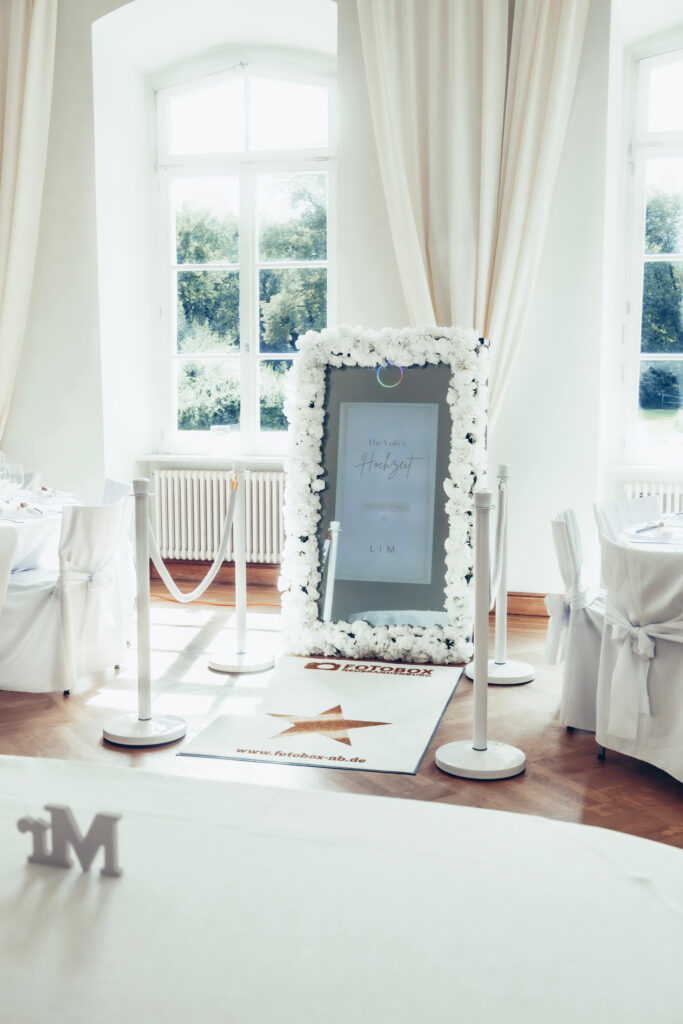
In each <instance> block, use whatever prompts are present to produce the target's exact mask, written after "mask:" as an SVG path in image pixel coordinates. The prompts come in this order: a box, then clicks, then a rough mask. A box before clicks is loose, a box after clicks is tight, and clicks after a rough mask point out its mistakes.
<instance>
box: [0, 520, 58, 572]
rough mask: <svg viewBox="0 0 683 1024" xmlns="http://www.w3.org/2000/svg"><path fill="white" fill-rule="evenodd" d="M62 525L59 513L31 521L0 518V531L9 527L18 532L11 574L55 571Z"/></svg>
mask: <svg viewBox="0 0 683 1024" xmlns="http://www.w3.org/2000/svg"><path fill="white" fill-rule="evenodd" d="M61 525H62V517H61V514H60V513H59V512H58V511H55V510H51V511H49V512H46V513H45V514H44V515H42V516H35V517H33V518H29V517H25V518H13V517H12V516H11V515H9V514H6V515H0V530H1V529H3V528H7V527H11V528H12V529H13V530H16V532H17V538H18V545H17V550H16V554H15V556H14V561H13V563H12V572H17V571H18V570H20V569H57V568H58V567H59V555H58V547H59V531H60V529H61Z"/></svg>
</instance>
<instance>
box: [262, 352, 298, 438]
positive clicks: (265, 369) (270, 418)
mask: <svg viewBox="0 0 683 1024" xmlns="http://www.w3.org/2000/svg"><path fill="white" fill-rule="evenodd" d="M291 365H292V362H291V360H290V359H264V360H263V361H262V362H261V365H260V367H259V370H260V382H259V393H260V396H261V406H260V408H261V430H286V429H287V417H286V416H285V412H284V402H285V378H286V376H287V372H288V370H289V368H290V367H291Z"/></svg>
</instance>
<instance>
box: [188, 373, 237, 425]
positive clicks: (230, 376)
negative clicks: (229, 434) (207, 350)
mask: <svg viewBox="0 0 683 1024" xmlns="http://www.w3.org/2000/svg"><path fill="white" fill-rule="evenodd" d="M239 422H240V372H239V362H238V360H236V359H230V360H222V359H210V360H209V359H207V360H205V361H199V360H197V361H188V362H185V361H184V360H183V361H182V362H180V363H179V365H178V430H211V429H212V428H220V427H223V428H233V429H235V430H237V429H238V428H239Z"/></svg>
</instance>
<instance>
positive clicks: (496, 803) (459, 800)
mask: <svg viewBox="0 0 683 1024" xmlns="http://www.w3.org/2000/svg"><path fill="white" fill-rule="evenodd" d="M155 587H156V589H157V592H158V593H159V594H161V593H162V590H161V589H159V588H160V585H158V584H157V585H155V586H153V590H154V589H155ZM205 596H206V599H207V600H208V601H210V602H214V603H215V604H214V606H213V607H212V606H210V605H203V606H202V607H199V606H198V605H194V604H193V605H191V606H184V607H182V608H181V607H180V606H178V605H175V604H171V603H169V602H163V601H162V600H161V599H157V600H153V606H154V613H155V616H156V618H157V619H158V620H159V625H158V629H157V633H156V634H155V641H154V643H153V648H154V649H155V651H156V655H155V657H157V659H158V661H157V666H156V669H155V663H154V662H153V674H154V678H155V680H156V681H157V683H156V686H157V689H158V693H159V696H158V697H157V698H156V699H157V702H158V703H155V709H156V710H157V711H158V712H159V713H170V714H174V713H175V714H180V715H182V716H183V717H184V718H186V719H187V721H188V734H190V735H193V734H194V733H196V732H198V731H199V730H200V729H201V728H203V727H204V726H205V725H206V724H207V723H208V722H209V721H211V720H212V719H213V718H214V717H215V716H216V715H217V714H219V713H220V710H221V705H222V703H223V701H224V700H225V699H226V698H227V696H228V695H229V693H230V691H231V689H232V687H233V681H231V679H230V677H228V676H222V675H220V674H216V673H209V672H208V670H207V669H205V668H202V667H201V666H203V665H205V662H206V657H205V655H203V652H204V651H205V650H206V648H207V647H208V646H209V644H210V643H211V642H212V641H215V640H216V638H217V637H219V638H220V636H221V630H222V629H223V627H224V626H225V624H226V622H227V621H228V620H229V617H230V616H231V614H232V613H231V611H230V609H226V608H225V607H218V605H219V604H229V603H230V602H231V601H232V598H233V595H232V588H231V587H229V586H214V587H213V588H211V589H210V591H209V592H207V595H205ZM277 599H278V596H277V592H276V591H274V590H273V589H271V588H266V587H259V588H256V587H254V588H251V589H250V595H249V600H250V603H251V604H252V605H253V608H252V610H251V612H250V614H253V615H255V616H257V618H258V620H259V621H258V625H259V628H263V626H264V624H265V628H266V629H267V628H270V629H271V630H276V629H277V617H276V616H277V608H276V605H277ZM273 616H275V618H274V617H273ZM272 635H273V636H275V635H276V634H275V633H272ZM544 639H545V620H543V619H539V618H533V617H522V616H518V617H511V618H510V622H509V642H508V651H509V655H510V657H517V658H521V659H523V660H525V661H529V662H531V663H532V664H533V665H534V666H535V667H536V669H537V676H536V679H535V680H534V681H533V682H532V683H529V684H526V685H523V686H515V687H489V689H488V705H489V717H488V723H489V724H488V735H489V738H490V739H491V740H500V741H503V742H506V743H512V744H514V745H515V746H518V747H520V748H521V749H522V750H524V751H525V753H526V755H527V762H528V764H527V769H526V771H525V772H524V773H523V774H522V775H519V776H517V777H516V778H513V779H505V780H500V781H495V782H476V781H468V780H465V779H456V778H453V777H451V776H449V775H445V774H444V773H442V772H441V771H439V769H438V768H437V767H436V765H435V763H434V751H435V750H436V748H437V747H438V746H440V745H441V744H443V743H448V742H450V741H451V740H455V739H467V738H469V737H470V736H471V728H472V727H471V720H472V719H471V716H472V684H471V683H470V682H469V680H468V679H467V678H466V677H465V676H463V678H462V680H461V682H460V684H459V685H458V688H457V690H456V692H455V694H454V696H453V698H452V700H451V702H450V704H449V706H448V708H447V709H446V712H445V714H444V717H443V719H442V721H441V724H440V726H439V728H438V730H437V732H436V734H435V736H434V738H433V740H432V743H431V745H430V748H429V750H428V751H427V753H426V755H425V757H424V760H423V762H422V766H421V768H420V770H419V772H418V773H417V775H415V776H410V775H390V774H381V773H373V772H362V771H343V770H338V769H336V770H330V769H325V768H308V767H293V766H286V765H270V764H254V763H247V762H238V761H221V760H213V759H205V758H184V757H176V756H175V755H176V753H177V751H178V749H179V748H180V744H179V743H176V744H172V745H170V746H168V747H162V748H157V749H153V750H146V751H145V750H139V751H136V750H132V749H125V748H119V747H114V746H112V745H110V744H108V743H106V742H105V741H103V739H102V726H103V725H104V724H105V723H106V722H107V721H109V720H111V718H112V717H114V716H115V715H116V714H118V713H121V712H122V711H124V710H134V708H135V703H134V700H135V692H134V681H132V679H129V681H128V683H126V682H124V681H121V680H120V679H119V677H117V676H114V674H113V673H111V674H109V675H108V677H107V678H105V679H102V680H100V681H99V684H100V685H96V686H94V687H93V688H92V689H90V690H88V691H87V692H85V693H83V694H81V695H72V696H70V697H63V696H62V695H61V694H59V695H56V694H18V693H10V692H2V691H0V754H11V755H22V756H29V757H52V758H62V759H69V760H77V761H86V762H98V763H104V764H114V765H119V766H128V767H130V768H131V769H132V770H134V769H136V768H144V769H146V770H152V771H158V772H165V773H172V774H183V775H191V776H193V777H196V778H212V779H225V780H234V781H241V782H249V783H254V784H266V785H278V786H284V787H288V788H289V787H291V788H301V789H325V790H331V791H342V792H347V793H368V794H373V795H379V796H386V797H401V798H407V799H411V800H433V801H437V802H441V803H452V804H465V805H469V806H474V807H485V808H492V809H496V810H501V811H513V812H518V813H522V814H539V815H543V816H544V817H548V818H554V819H557V820H560V821H573V822H583V823H584V824H587V825H597V826H600V827H602V828H608V829H616V830H618V831H621V832H627V833H631V834H633V835H637V836H643V837H645V838H647V839H653V840H657V841H659V842H663V843H669V844H671V845H673V846H677V847H680V848H683V785H681V783H679V782H676V781H675V780H674V779H672V778H671V777H670V776H668V775H666V774H665V773H664V772H662V771H659V770H658V769H657V768H654V767H652V766H651V765H648V764H644V763H642V762H639V761H636V760H634V759H633V758H629V757H626V756H624V755H621V754H617V753H613V752H611V751H608V752H607V757H606V759H605V760H604V761H599V760H598V759H597V756H596V754H597V747H596V744H595V738H594V736H593V735H592V734H591V733H587V732H579V731H576V732H573V733H568V732H567V731H566V730H565V729H564V728H563V727H562V726H561V725H560V724H559V722H558V718H557V712H558V707H559V699H560V679H561V667H554V666H553V667H550V666H547V665H545V664H544V661H543V645H544ZM158 666H161V669H159V667H158ZM181 742H182V741H181Z"/></svg>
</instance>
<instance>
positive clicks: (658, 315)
mask: <svg viewBox="0 0 683 1024" xmlns="http://www.w3.org/2000/svg"><path fill="white" fill-rule="evenodd" d="M682 271H683V264H682V263H674V262H672V261H669V260H666V261H663V262H661V263H646V264H645V267H644V273H643V321H642V329H641V341H640V349H641V352H683V322H682V320H681V302H682V295H681V279H682V276H683V275H682Z"/></svg>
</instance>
